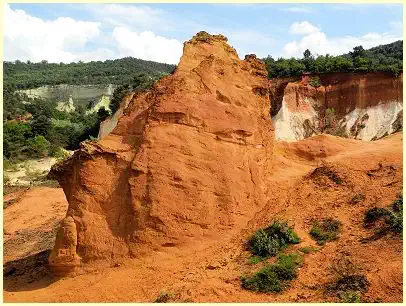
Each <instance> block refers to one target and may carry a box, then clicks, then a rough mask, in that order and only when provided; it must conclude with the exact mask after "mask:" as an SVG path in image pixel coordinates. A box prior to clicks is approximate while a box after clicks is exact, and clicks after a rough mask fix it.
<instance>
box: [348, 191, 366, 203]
mask: <svg viewBox="0 0 406 306" xmlns="http://www.w3.org/2000/svg"><path fill="white" fill-rule="evenodd" d="M364 199H365V194H363V193H358V194H356V195H355V196H353V198H352V199H351V203H353V204H356V203H359V202H361V201H362V200H364Z"/></svg>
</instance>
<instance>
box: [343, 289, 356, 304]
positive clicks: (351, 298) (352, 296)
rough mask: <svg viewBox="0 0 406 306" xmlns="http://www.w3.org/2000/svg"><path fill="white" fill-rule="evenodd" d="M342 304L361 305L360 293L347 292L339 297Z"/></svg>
mask: <svg viewBox="0 0 406 306" xmlns="http://www.w3.org/2000/svg"><path fill="white" fill-rule="evenodd" d="M340 298H341V301H342V302H343V303H361V293H360V292H359V291H353V290H348V291H345V292H344V293H342V294H341V295H340Z"/></svg>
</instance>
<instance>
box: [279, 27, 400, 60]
mask: <svg viewBox="0 0 406 306" xmlns="http://www.w3.org/2000/svg"><path fill="white" fill-rule="evenodd" d="M291 32H292V33H293V32H295V34H301V35H302V36H303V37H302V38H301V39H300V40H298V41H297V40H295V41H291V42H289V43H287V44H285V46H284V48H283V50H284V55H285V56H287V57H302V55H303V52H304V51H305V50H306V49H309V50H310V51H311V52H312V53H315V54H322V55H325V54H327V53H328V54H331V55H339V54H343V53H347V52H349V51H351V50H352V48H354V47H355V46H359V45H362V46H363V47H364V48H365V49H368V48H371V47H375V46H378V45H382V44H388V43H391V42H393V41H396V40H399V39H402V36H398V35H396V34H392V33H376V32H370V33H366V34H364V35H362V36H344V37H332V38H329V37H327V35H326V34H325V33H324V32H322V31H321V29H320V28H317V27H315V26H313V25H312V24H311V23H309V22H307V21H304V22H295V23H294V24H292V26H291Z"/></svg>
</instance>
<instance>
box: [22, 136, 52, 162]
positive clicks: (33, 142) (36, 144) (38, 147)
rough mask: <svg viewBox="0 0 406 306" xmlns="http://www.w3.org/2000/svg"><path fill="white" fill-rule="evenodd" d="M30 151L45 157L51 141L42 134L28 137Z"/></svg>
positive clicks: (37, 155)
mask: <svg viewBox="0 0 406 306" xmlns="http://www.w3.org/2000/svg"><path fill="white" fill-rule="evenodd" d="M27 142H28V145H29V148H28V150H29V152H30V155H31V156H33V157H43V156H47V155H48V151H49V148H50V143H49V141H48V140H46V138H45V137H44V136H42V135H39V136H38V135H37V136H35V137H34V138H30V139H28V141H27Z"/></svg>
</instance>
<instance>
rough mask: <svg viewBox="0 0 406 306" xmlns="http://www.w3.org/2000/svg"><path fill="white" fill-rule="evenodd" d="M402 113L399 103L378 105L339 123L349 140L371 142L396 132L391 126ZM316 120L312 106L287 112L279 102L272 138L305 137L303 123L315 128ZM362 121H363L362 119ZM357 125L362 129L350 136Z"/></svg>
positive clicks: (351, 115) (285, 107) (349, 115)
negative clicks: (359, 124) (303, 110)
mask: <svg viewBox="0 0 406 306" xmlns="http://www.w3.org/2000/svg"><path fill="white" fill-rule="evenodd" d="M402 110H403V104H402V102H399V101H391V102H389V103H388V102H387V103H382V104H378V105H376V106H372V107H368V108H366V109H359V108H356V109H354V110H352V111H351V112H349V113H348V114H347V115H346V116H345V117H344V118H342V119H341V120H340V121H339V124H340V126H345V131H346V135H347V136H348V137H349V138H355V139H361V140H365V141H370V140H375V139H379V138H381V137H384V136H385V135H390V134H392V133H394V132H396V130H395V129H394V127H393V125H394V123H395V121H396V119H397V118H398V116H399V113H400V112H402ZM318 118H319V116H318V114H317V111H316V110H315V109H314V108H313V107H311V108H309V111H307V112H295V111H290V110H289V108H288V106H287V104H286V103H285V101H283V102H282V107H281V109H280V110H279V112H278V114H277V115H276V116H274V117H273V118H272V120H273V124H274V128H275V139H276V140H282V141H297V140H301V139H304V138H306V137H309V135H306V130H305V128H304V126H305V121H306V120H309V121H310V123H311V125H312V126H317V124H318V122H317V121H318V120H319V119H318ZM363 118H367V119H364V120H363ZM357 122H362V123H361V124H362V128H360V129H359V133H358V134H357V135H354V132H353V130H352V128H353V126H354V125H356V124H357ZM312 135H314V133H313V134H312ZM312 135H311V136H312Z"/></svg>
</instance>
